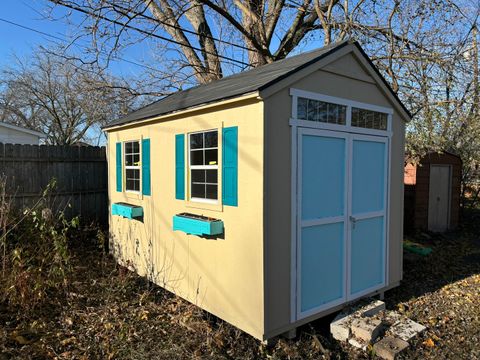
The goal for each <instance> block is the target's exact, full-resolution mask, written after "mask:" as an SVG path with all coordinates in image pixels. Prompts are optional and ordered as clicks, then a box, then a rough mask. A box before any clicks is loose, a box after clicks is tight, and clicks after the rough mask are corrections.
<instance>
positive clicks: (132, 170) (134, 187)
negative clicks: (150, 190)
mask: <svg viewBox="0 0 480 360" xmlns="http://www.w3.org/2000/svg"><path fill="white" fill-rule="evenodd" d="M125 190H126V191H135V192H139V191H140V141H127V142H125Z"/></svg>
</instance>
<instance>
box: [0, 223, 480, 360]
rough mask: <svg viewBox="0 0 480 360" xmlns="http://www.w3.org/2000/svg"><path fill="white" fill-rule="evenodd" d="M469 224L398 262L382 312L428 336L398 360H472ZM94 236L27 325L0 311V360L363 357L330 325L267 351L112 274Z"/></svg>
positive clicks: (474, 303) (473, 249)
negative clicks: (400, 268) (396, 314)
mask: <svg viewBox="0 0 480 360" xmlns="http://www.w3.org/2000/svg"><path fill="white" fill-rule="evenodd" d="M470 224H471V225H470V226H468V227H465V228H463V229H462V230H461V231H459V232H457V233H454V234H450V235H448V236H441V237H440V236H437V237H427V236H424V235H423V241H424V242H426V243H428V244H429V245H430V246H432V248H433V249H434V252H433V254H432V255H431V256H429V257H420V256H416V257H412V256H410V255H409V256H406V258H405V266H404V268H405V276H404V279H405V280H404V283H403V284H402V286H401V287H399V288H397V289H395V290H393V291H391V292H390V293H389V294H387V298H386V299H387V308H390V309H398V310H399V311H402V312H405V313H406V314H407V315H409V316H410V317H411V318H413V319H414V320H416V321H419V322H421V323H423V324H425V325H426V326H427V327H428V329H427V331H426V332H425V333H424V334H423V335H422V336H421V337H420V338H419V339H418V340H417V341H416V343H415V344H414V346H412V348H411V349H410V350H409V351H408V353H407V354H406V358H430V359H442V358H445V359H446V358H450V359H453V358H455V359H473V358H480V337H479V333H480V331H479V329H480V275H479V274H480V236H479V228H480V217H476V218H474V219H471V222H470ZM94 237H95V236H94V234H88V233H84V234H83V236H82V238H81V239H76V241H74V242H73V246H71V265H72V266H73V268H74V271H73V272H71V275H69V277H68V279H67V292H66V293H65V294H64V293H62V294H63V295H62V294H56V293H52V294H49V296H50V301H49V302H48V303H47V304H46V305H45V306H44V307H43V308H41V309H39V311H36V312H35V313H34V314H30V315H28V316H25V314H24V313H23V312H21V311H20V310H19V309H18V308H14V307H12V306H11V305H7V304H6V303H4V304H0V360H5V359H11V358H14V359H187V358H202V359H203V358H209V359H239V358H242V359H243V358H247V359H259V358H260V359H261V358H263V359H305V358H314V359H322V358H324V359H342V358H345V359H348V358H369V357H370V356H371V354H365V353H362V352H359V351H355V350H352V349H351V348H350V347H348V346H346V345H341V344H338V343H337V342H335V341H334V340H332V339H331V338H330V337H329V335H328V325H329V319H330V318H331V317H330V318H327V319H323V320H319V321H316V322H314V323H313V324H310V325H307V326H304V327H302V328H300V329H299V337H298V338H297V339H296V340H293V341H287V340H280V341H278V342H277V344H276V345H275V346H274V347H272V348H266V347H265V346H263V345H262V344H261V343H260V342H258V341H257V340H255V339H253V338H252V337H250V336H248V335H246V334H244V333H243V332H241V331H239V330H237V329H236V328H234V327H233V326H230V325H228V324H227V323H225V322H223V321H221V320H219V319H217V318H215V317H214V316H212V315H209V314H208V313H206V312H204V311H201V310H200V309H198V308H197V307H195V306H193V305H191V304H189V303H187V302H186V301H183V300H181V299H179V298H178V297H175V296H173V295H171V294H170V293H168V292H166V291H164V290H162V289H161V288H159V287H157V286H154V285H152V284H150V283H148V282H146V281H145V280H144V279H142V278H140V277H138V276H136V275H135V274H133V273H130V272H129V271H127V270H125V269H124V268H122V267H119V266H117V265H116V264H115V262H114V260H113V259H112V258H111V257H109V256H106V255H104V254H102V252H101V251H100V250H99V247H98V245H96V244H93V243H92V242H90V243H88V242H86V241H85V240H86V238H94ZM417 240H418V238H417ZM86 243H88V245H86ZM79 244H82V245H81V246H80V245H79ZM0 286H1V284H0ZM432 345H433V346H432Z"/></svg>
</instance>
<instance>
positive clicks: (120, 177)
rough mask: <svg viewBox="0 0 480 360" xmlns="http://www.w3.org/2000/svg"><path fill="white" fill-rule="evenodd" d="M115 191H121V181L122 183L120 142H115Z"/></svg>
mask: <svg viewBox="0 0 480 360" xmlns="http://www.w3.org/2000/svg"><path fill="white" fill-rule="evenodd" d="M116 145H117V149H116V150H117V154H116V156H117V191H119V192H122V190H123V183H122V143H121V142H117V144H116Z"/></svg>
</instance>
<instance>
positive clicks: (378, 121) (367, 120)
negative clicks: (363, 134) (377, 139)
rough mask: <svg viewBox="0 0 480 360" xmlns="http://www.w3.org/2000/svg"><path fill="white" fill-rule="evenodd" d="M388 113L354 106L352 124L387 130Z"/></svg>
mask: <svg viewBox="0 0 480 360" xmlns="http://www.w3.org/2000/svg"><path fill="white" fill-rule="evenodd" d="M387 122H388V114H385V113H381V112H378V111H372V110H365V109H360V108H356V107H352V126H356V127H362V128H366V129H376V130H387Z"/></svg>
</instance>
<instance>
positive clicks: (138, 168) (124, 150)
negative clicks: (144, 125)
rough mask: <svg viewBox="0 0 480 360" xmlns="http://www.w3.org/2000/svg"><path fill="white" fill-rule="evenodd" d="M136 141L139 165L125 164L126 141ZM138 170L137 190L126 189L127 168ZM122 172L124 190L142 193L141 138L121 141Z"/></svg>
mask: <svg viewBox="0 0 480 360" xmlns="http://www.w3.org/2000/svg"><path fill="white" fill-rule="evenodd" d="M134 142H137V143H138V155H139V159H140V160H139V165H129V166H127V165H126V161H125V158H126V156H127V150H126V144H127V143H134ZM131 154H136V153H131ZM129 169H130V170H138V171H139V181H138V184H139V190H138V191H137V190H128V189H127V170H129ZM123 173H124V177H125V182H124V184H125V192H127V193H131V194H141V193H142V142H141V140H127V141H124V142H123Z"/></svg>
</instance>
